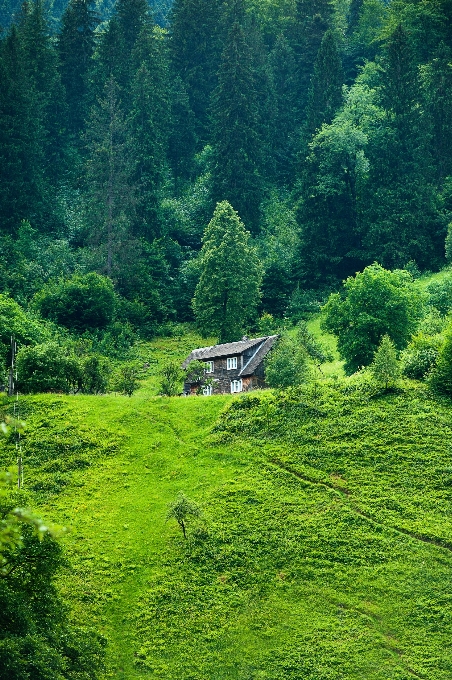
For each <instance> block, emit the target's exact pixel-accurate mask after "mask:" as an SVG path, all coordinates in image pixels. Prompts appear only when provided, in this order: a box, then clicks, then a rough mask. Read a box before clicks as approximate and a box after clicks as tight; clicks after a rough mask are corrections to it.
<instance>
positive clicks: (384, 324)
mask: <svg viewBox="0 0 452 680" xmlns="http://www.w3.org/2000/svg"><path fill="white" fill-rule="evenodd" d="M323 309H324V311H325V319H324V322H323V328H324V329H325V330H326V331H329V332H330V333H334V334H335V335H336V336H337V338H338V349H339V352H340V354H341V356H342V357H343V358H344V359H345V369H346V371H347V373H349V374H350V373H354V372H355V371H356V370H358V369H359V368H360V367H361V366H368V365H369V364H370V363H371V361H372V359H373V356H374V354H375V352H376V350H377V348H378V347H379V345H380V342H381V339H382V337H383V336H384V335H386V334H387V335H388V336H389V337H390V339H391V340H392V341H393V343H394V345H395V347H396V348H397V349H398V350H400V349H403V348H404V347H405V346H406V344H407V343H408V340H409V338H410V336H411V334H412V333H413V331H414V330H415V329H416V326H417V324H418V321H419V319H420V317H421V316H422V313H423V310H424V297H423V295H422V293H421V292H419V290H418V289H417V288H416V287H415V286H413V283H412V277H411V275H410V274H409V273H408V272H406V271H403V270H396V271H392V272H391V271H388V270H386V269H383V267H381V266H380V265H379V264H373V265H371V266H369V267H366V269H365V270H364V271H363V272H361V273H358V274H357V275H356V276H355V277H351V276H350V277H349V278H348V279H347V280H346V281H345V282H344V288H343V290H342V291H341V293H334V294H332V295H330V297H329V299H328V302H327V303H326V305H325V306H324V308H323Z"/></svg>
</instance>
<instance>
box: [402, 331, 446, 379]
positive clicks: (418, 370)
mask: <svg viewBox="0 0 452 680" xmlns="http://www.w3.org/2000/svg"><path fill="white" fill-rule="evenodd" d="M441 342H442V340H441V336H439V335H434V336H431V335H425V334H424V333H418V334H417V335H415V336H414V337H413V338H412V340H411V342H410V344H409V345H408V347H407V348H406V350H404V351H403V352H402V355H401V361H402V371H403V373H404V375H406V376H407V378H412V379H413V380H424V378H425V377H426V376H427V374H428V373H429V372H430V371H431V369H432V368H433V366H434V365H435V364H436V362H437V359H438V355H439V348H440V346H441Z"/></svg>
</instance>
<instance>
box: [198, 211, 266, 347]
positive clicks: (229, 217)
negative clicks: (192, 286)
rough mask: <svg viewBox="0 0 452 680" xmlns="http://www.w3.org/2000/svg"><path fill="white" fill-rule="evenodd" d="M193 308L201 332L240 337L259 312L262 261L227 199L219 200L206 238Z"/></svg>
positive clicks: (229, 339) (222, 338) (226, 339)
mask: <svg viewBox="0 0 452 680" xmlns="http://www.w3.org/2000/svg"><path fill="white" fill-rule="evenodd" d="M200 263H201V278H200V280H199V283H198V285H197V286H196V291H195V296H194V298H193V310H194V312H195V317H196V320H197V322H198V325H199V327H200V329H201V332H202V333H203V334H204V335H205V336H207V335H209V334H215V335H218V337H219V342H232V341H234V340H239V339H240V337H241V335H242V334H243V331H244V330H245V327H246V324H247V322H248V321H250V320H251V319H252V318H253V316H254V314H255V313H256V307H257V304H258V302H259V297H260V294H259V288H260V283H261V279H262V271H261V264H260V262H259V260H258V257H257V255H256V251H255V249H254V247H253V246H252V245H251V243H250V234H249V232H247V231H246V229H245V227H244V225H243V223H242V222H241V220H240V218H239V216H238V214H237V212H236V211H235V210H234V209H233V208H232V206H231V205H230V204H229V203H228V202H227V201H223V202H222V203H218V204H217V207H216V209H215V212H214V215H213V218H212V220H211V221H210V223H209V225H208V227H207V229H206V231H205V233H204V237H203V246H202V250H201V254H200Z"/></svg>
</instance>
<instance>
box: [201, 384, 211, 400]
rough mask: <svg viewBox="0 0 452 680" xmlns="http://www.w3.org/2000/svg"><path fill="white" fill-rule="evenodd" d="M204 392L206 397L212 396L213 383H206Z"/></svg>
mask: <svg viewBox="0 0 452 680" xmlns="http://www.w3.org/2000/svg"><path fill="white" fill-rule="evenodd" d="M202 393H203V395H204V397H211V396H212V385H205V386H204V387H203V388H202Z"/></svg>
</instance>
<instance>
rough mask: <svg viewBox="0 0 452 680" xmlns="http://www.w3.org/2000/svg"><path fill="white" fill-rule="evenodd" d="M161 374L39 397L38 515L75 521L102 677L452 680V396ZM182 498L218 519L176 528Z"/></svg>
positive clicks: (27, 445)
mask: <svg viewBox="0 0 452 680" xmlns="http://www.w3.org/2000/svg"><path fill="white" fill-rule="evenodd" d="M159 351H160V350H159ZM166 351H168V345H166ZM170 351H174V352H176V353H177V349H176V346H175V348H174V349H173V350H171V348H170ZM152 380H153V378H150V379H149V382H148V383H146V384H144V386H143V388H142V389H141V390H139V391H138V392H137V393H136V394H135V395H134V396H133V397H131V398H127V397H123V396H115V395H108V396H103V397H94V396H78V395H75V396H63V395H61V396H60V395H41V396H35V397H27V398H24V399H23V401H22V405H23V406H22V407H23V409H24V416H25V419H26V422H27V427H26V432H25V435H24V439H23V449H24V460H25V485H26V488H27V490H28V491H29V493H30V502H31V503H32V505H33V506H34V507H35V508H37V509H38V511H39V513H40V514H41V516H42V517H44V518H45V519H46V520H47V521H49V522H52V523H55V524H56V525H59V526H65V527H67V531H66V532H65V533H63V534H62V536H61V541H62V542H63V543H64V545H65V549H66V554H67V558H68V565H67V567H66V568H65V570H64V572H63V573H62V574H61V576H60V579H59V587H60V589H61V592H62V593H63V595H64V598H65V599H66V601H67V602H68V603H69V605H70V606H71V609H72V616H73V619H74V620H75V621H76V622H77V623H78V624H80V625H83V626H90V627H94V628H95V629H97V630H99V631H101V632H102V633H103V634H104V635H105V637H106V638H107V640H108V647H107V671H106V674H105V678H116V679H121V680H139V679H140V680H142V679H143V680H144V679H147V678H162V679H163V678H165V679H168V680H169V679H174V680H176V679H177V680H213V679H215V680H217V679H218V680H223V679H226V678H234V679H237V680H251V679H253V680H257V679H267V680H279V679H281V680H283V679H284V680H342V679H344V680H349V679H350V680H351V679H356V680H361V679H369V680H383V679H386V678H387V679H388V680H389V679H390V680H410V679H412V678H426V679H427V678H428V679H429V680H437V679H438V680H443V679H444V680H446V679H450V677H451V676H452V652H451V649H450V638H451V634H452V590H451V580H450V575H451V568H452V531H451V528H452V512H451V503H450V501H451V496H452V452H451V441H452V409H451V405H450V402H449V401H447V400H445V401H440V400H437V399H434V398H433V397H432V396H431V395H430V394H429V393H428V392H427V391H426V390H425V388H424V387H420V386H419V385H415V384H410V383H404V384H403V386H402V387H401V388H399V389H398V390H394V391H393V392H391V393H388V394H384V395H383V394H378V393H372V391H369V390H366V389H364V388H360V387H359V386H358V387H356V389H355V388H354V387H353V384H351V383H350V382H349V383H345V382H344V381H340V379H339V380H330V381H326V382H324V383H323V384H321V385H317V386H316V385H310V386H307V387H305V388H304V389H299V390H289V391H288V392H287V393H286V394H285V395H279V396H278V395H276V394H272V393H271V392H255V393H253V394H252V395H247V396H244V397H241V398H232V397H230V396H224V397H209V398H205V397H190V398H180V397H174V398H164V397H156V396H150V395H151V394H152V392H153V387H152ZM14 456H15V454H14V449H13V448H12V446H10V445H6V446H5V445H3V449H2V453H1V457H2V464H3V465H5V464H11V463H13V462H14ZM179 492H183V493H185V494H186V495H187V496H188V497H189V498H190V499H192V500H194V501H195V502H196V503H197V504H198V505H199V506H200V508H201V510H202V516H201V518H199V519H195V520H193V521H192V522H191V523H189V525H188V538H187V540H184V538H183V536H182V533H181V531H180V529H179V527H178V525H177V524H176V522H174V521H173V520H169V521H167V520H166V514H167V508H168V504H169V503H170V502H171V501H173V500H174V499H175V497H176V496H177V494H178V493H179Z"/></svg>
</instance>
